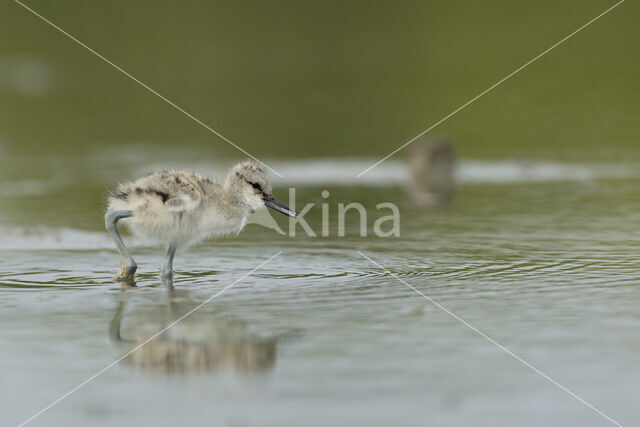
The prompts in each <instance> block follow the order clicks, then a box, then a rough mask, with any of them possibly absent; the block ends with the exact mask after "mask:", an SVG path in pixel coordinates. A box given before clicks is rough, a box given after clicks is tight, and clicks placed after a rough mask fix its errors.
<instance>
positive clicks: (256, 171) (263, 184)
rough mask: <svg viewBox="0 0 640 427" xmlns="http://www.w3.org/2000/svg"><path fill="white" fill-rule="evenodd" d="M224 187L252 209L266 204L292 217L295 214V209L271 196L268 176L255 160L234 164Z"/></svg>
mask: <svg viewBox="0 0 640 427" xmlns="http://www.w3.org/2000/svg"><path fill="white" fill-rule="evenodd" d="M225 187H226V189H227V191H229V192H230V193H231V196H232V197H233V198H235V199H236V200H239V201H240V202H241V203H244V204H245V205H247V206H248V207H249V208H251V209H253V210H255V209H258V208H262V207H264V206H266V207H268V208H271V209H273V210H275V211H278V212H280V213H282V214H284V215H288V216H291V217H294V218H295V217H296V215H297V212H296V211H294V210H293V209H289V208H288V207H287V206H286V205H285V204H284V203H282V202H281V201H279V200H278V199H276V198H275V197H273V194H271V191H272V189H271V181H270V180H269V176H268V175H267V172H266V170H265V169H264V167H263V166H261V165H260V164H258V163H256V162H253V161H250V160H247V161H244V162H242V163H238V164H237V165H235V166H234V167H233V169H231V172H229V175H228V176H227V179H226V181H225Z"/></svg>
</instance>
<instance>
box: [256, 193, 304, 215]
mask: <svg viewBox="0 0 640 427" xmlns="http://www.w3.org/2000/svg"><path fill="white" fill-rule="evenodd" d="M263 200H264V205H265V206H266V207H268V208H271V209H273V210H274V211H278V212H280V213H281V214H285V215H287V216H291V217H293V218H297V217H298V212H296V211H294V210H293V209H289V207H288V206H287V205H285V204H284V203H282V202H281V201H280V200H278V199H276V198H275V197H273V195H271V194H265V196H264V197H263Z"/></svg>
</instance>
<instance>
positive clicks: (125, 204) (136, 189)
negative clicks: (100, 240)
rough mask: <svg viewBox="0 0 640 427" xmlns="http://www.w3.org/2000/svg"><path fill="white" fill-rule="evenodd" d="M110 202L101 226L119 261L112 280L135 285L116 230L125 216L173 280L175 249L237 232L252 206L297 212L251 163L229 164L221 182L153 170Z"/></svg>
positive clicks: (112, 196) (130, 259)
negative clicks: (157, 248)
mask: <svg viewBox="0 0 640 427" xmlns="http://www.w3.org/2000/svg"><path fill="white" fill-rule="evenodd" d="M108 203H109V207H108V210H107V213H106V214H105V225H106V227H107V230H108V231H109V234H111V236H112V237H113V239H114V240H115V242H116V245H117V247H118V251H119V252H120V256H121V264H122V268H121V270H120V272H119V273H118V274H117V275H116V277H115V278H114V279H115V280H117V281H120V282H125V283H128V284H131V283H133V278H134V275H135V272H136V269H137V265H136V263H135V261H134V259H133V257H132V256H131V253H130V252H129V250H128V249H127V247H126V246H125V245H124V243H123V241H122V238H121V237H120V234H119V233H118V228H117V223H118V221H119V220H124V222H125V224H126V225H128V226H129V228H131V230H132V231H133V233H134V234H136V235H139V236H141V237H143V238H146V239H149V240H152V241H155V242H159V243H161V244H162V245H163V246H164V247H165V249H166V251H167V253H166V259H165V262H164V267H163V269H162V278H163V279H165V280H171V278H172V276H173V257H174V255H175V252H176V250H177V249H180V248H185V247H188V246H191V245H193V244H195V243H198V242H201V241H202V240H204V239H206V238H209V237H218V236H223V235H226V234H232V233H238V232H240V230H242V228H243V227H244V225H245V222H246V219H247V216H248V215H249V214H250V213H251V212H252V211H254V210H255V209H258V208H262V207H264V206H266V207H269V208H271V209H274V210H276V211H278V212H280V213H283V214H285V215H288V216H291V217H295V216H296V212H295V211H293V210H291V209H289V208H288V207H287V206H286V205H284V204H283V203H282V202H280V201H279V200H278V199H276V198H275V197H273V195H272V194H271V182H270V180H269V177H268V176H267V173H266V171H265V170H264V168H262V166H260V165H259V164H257V163H255V162H251V161H245V162H242V163H239V164H238V165H236V166H235V167H233V169H231V171H230V172H229V174H228V175H227V178H226V179H225V181H224V183H222V184H219V183H217V182H215V181H213V180H212V179H210V178H208V177H206V176H203V175H199V174H195V173H191V172H180V171H168V172H156V173H153V174H151V175H147V176H144V177H142V178H139V179H137V180H136V181H133V182H128V183H125V184H121V185H120V186H118V188H117V189H115V190H113V191H111V192H110V193H109V199H108Z"/></svg>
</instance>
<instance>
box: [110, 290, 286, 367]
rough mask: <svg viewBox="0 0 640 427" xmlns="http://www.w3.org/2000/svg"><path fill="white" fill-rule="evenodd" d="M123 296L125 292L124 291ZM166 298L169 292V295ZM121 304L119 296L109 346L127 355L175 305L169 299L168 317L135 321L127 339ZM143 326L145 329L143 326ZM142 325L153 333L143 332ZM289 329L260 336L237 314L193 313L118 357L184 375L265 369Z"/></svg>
mask: <svg viewBox="0 0 640 427" xmlns="http://www.w3.org/2000/svg"><path fill="white" fill-rule="evenodd" d="M125 297H126V296H125ZM170 298H171V297H170ZM125 306H126V299H125V298H123V299H122V300H121V301H120V303H119V305H118V308H117V310H116V314H115V316H114V318H113V320H112V321H111V323H110V325H109V338H110V341H111V343H112V346H113V347H114V350H115V351H117V352H119V353H122V354H127V353H128V352H129V351H130V350H131V348H134V347H136V346H138V345H140V344H141V343H143V342H145V341H147V340H148V336H150V335H153V333H154V332H155V331H157V330H161V329H162V328H163V327H164V325H165V324H169V323H170V322H172V321H174V320H175V319H176V318H178V317H179V316H178V311H179V310H180V309H181V308H182V310H181V311H185V310H184V309H185V308H186V307H184V306H183V307H179V306H178V304H177V303H176V302H175V301H173V300H172V298H171V299H170V301H169V320H168V321H166V320H165V321H164V322H162V321H160V322H148V323H147V325H139V327H138V328H137V332H135V331H134V332H133V333H132V335H133V338H132V339H126V338H124V337H123V336H122V331H121V327H122V319H123V315H124V310H125ZM145 326H146V328H145ZM144 329H152V330H155V331H154V332H151V333H149V332H147V333H145V331H144ZM295 334H296V332H289V333H284V334H280V335H277V336H272V337H264V336H261V335H258V334H255V333H252V332H250V331H249V328H248V326H247V324H246V323H245V322H243V321H241V320H239V319H237V318H233V317H229V316H221V315H213V314H211V313H208V314H207V313H194V314H193V315H191V316H189V317H188V318H185V319H184V320H182V321H181V322H180V323H178V324H176V325H175V326H173V327H172V328H169V329H167V330H166V331H164V332H163V333H162V334H160V335H159V336H158V337H156V338H154V339H152V340H150V341H148V342H147V343H146V344H144V345H142V346H140V347H139V348H138V349H137V350H135V351H133V352H132V353H131V354H129V355H128V356H127V357H125V358H124V359H123V360H124V361H125V362H126V363H128V364H130V365H132V366H134V367H136V368H140V369H143V370H147V371H152V372H156V373H162V374H188V373H204V372H215V371H225V370H230V371H234V372H237V373H242V374H251V373H260V372H266V371H268V370H270V369H272V368H273V366H274V364H275V360H276V354H277V352H276V350H277V345H278V342H279V340H281V339H283V338H286V337H289V336H291V335H295Z"/></svg>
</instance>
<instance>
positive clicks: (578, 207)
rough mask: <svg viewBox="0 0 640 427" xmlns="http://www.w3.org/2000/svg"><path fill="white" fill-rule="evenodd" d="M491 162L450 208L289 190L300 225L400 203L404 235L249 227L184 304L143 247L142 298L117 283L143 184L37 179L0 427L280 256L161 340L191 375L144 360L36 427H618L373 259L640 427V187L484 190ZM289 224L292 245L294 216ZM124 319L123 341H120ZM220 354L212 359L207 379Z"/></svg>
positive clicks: (590, 169) (606, 179) (20, 230)
mask: <svg viewBox="0 0 640 427" xmlns="http://www.w3.org/2000/svg"><path fill="white" fill-rule="evenodd" d="M16 162H17V161H16ZM356 163H357V165H356V167H354V170H357V169H358V168H357V166H358V165H360V164H365V165H366V161H365V160H359V161H356ZM16 164H17V163H16ZM312 164H314V163H313V162H311V163H309V165H312ZM309 165H308V166H309ZM477 165H478V163H474V162H462V164H461V166H460V168H459V170H458V174H459V176H460V179H461V185H460V188H459V191H458V194H457V196H456V199H455V202H454V203H453V205H452V206H451V207H449V208H448V209H441V210H436V211H424V210H419V209H416V208H413V207H412V206H411V205H410V203H409V202H408V198H407V195H406V193H405V192H404V190H403V188H402V187H401V186H399V183H400V182H401V181H402V179H401V177H398V180H397V181H396V182H395V184H394V183H389V182H387V181H388V175H386V174H385V173H383V172H379V175H378V176H379V177H380V182H378V185H374V184H375V182H371V181H370V182H368V183H367V184H366V185H365V184H363V185H361V186H359V185H357V184H356V183H354V182H352V181H348V180H347V181H345V182H340V181H339V180H336V178H335V174H333V173H329V174H325V175H324V176H326V180H327V182H325V183H323V182H322V176H319V177H318V178H317V181H316V182H317V183H318V185H317V186H309V183H307V186H301V187H298V189H297V193H296V198H297V200H298V201H304V202H305V203H306V202H314V203H316V208H315V209H313V210H312V211H311V212H310V214H309V215H308V218H309V223H310V225H311V226H312V228H314V230H315V231H316V232H319V230H320V224H321V212H320V209H319V204H320V203H321V202H322V201H323V200H324V199H321V197H320V192H321V190H322V189H325V188H326V189H328V190H329V191H330V193H331V196H330V198H329V199H328V200H329V202H331V203H332V204H331V209H332V210H331V211H330V212H331V215H334V214H335V209H336V208H335V204H336V203H338V202H349V201H359V202H361V203H363V204H364V205H365V206H366V207H367V208H368V211H369V213H370V218H369V220H368V225H369V228H371V226H372V224H373V220H374V219H375V218H376V216H377V213H376V210H375V205H376V204H377V203H380V202H386V201H391V202H394V203H396V204H398V206H399V207H400V209H401V236H400V237H398V238H377V237H368V238H361V237H359V236H358V223H357V221H356V220H355V219H354V218H351V220H349V221H347V226H348V230H347V236H346V237H344V238H339V237H338V236H337V228H336V221H335V220H334V217H333V216H332V217H331V218H330V221H329V223H330V230H331V233H330V236H329V237H316V238H310V237H307V236H305V235H304V233H302V232H301V230H300V229H298V235H297V236H296V237H295V238H293V237H287V236H280V235H278V234H276V233H275V232H274V231H272V230H268V229H266V228H262V227H259V226H257V225H248V226H247V228H246V229H245V230H244V231H243V232H242V233H241V234H240V235H239V236H238V237H236V238H230V239H225V240H222V241H216V242H209V243H206V244H204V245H201V246H199V247H196V248H193V249H192V250H190V251H188V252H186V253H184V254H180V255H179V256H178V257H177V259H176V270H177V276H176V281H175V288H176V290H175V294H172V295H169V293H168V291H167V289H165V288H164V287H163V286H162V285H161V284H160V282H159V280H158V278H157V271H158V269H159V266H160V264H161V261H162V259H161V253H160V252H159V251H158V250H156V249H153V248H152V247H149V246H148V245H146V244H145V243H144V242H136V241H131V243H132V246H133V247H134V255H135V256H136V259H137V261H138V264H139V275H138V283H137V284H138V286H137V287H135V288H128V289H122V288H121V287H120V286H119V285H118V284H114V283H113V282H112V281H111V277H112V276H113V274H114V273H115V270H116V269H117V267H118V256H117V254H116V252H115V250H114V249H113V248H112V245H111V243H110V241H109V239H108V238H107V236H106V234H105V233H104V232H103V231H102V229H101V224H100V223H101V211H100V209H101V204H100V203H101V202H100V200H101V199H100V198H101V197H102V196H103V194H104V193H103V191H104V186H105V185H108V183H110V182H115V179H116V178H115V177H121V176H131V175H133V174H135V172H134V171H133V170H114V171H110V172H109V171H107V172H104V170H103V171H101V173H103V175H100V174H99V173H97V174H95V175H89V174H87V175H86V176H87V179H86V180H83V182H76V181H73V180H69V179H66V178H65V177H64V171H63V172H57V173H59V174H60V175H61V176H60V177H59V178H58V180H57V181H56V178H55V177H53V176H48V175H47V173H46V171H43V173H42V177H41V178H34V179H41V180H42V181H41V182H42V183H43V185H47V186H49V187H46V189H45V190H43V192H41V193H39V192H37V191H35V190H34V188H37V185H35V186H34V185H31V186H25V187H23V190H24V191H22V192H20V191H18V193H16V192H14V193H11V192H7V193H3V194H0V197H2V201H3V203H2V211H1V214H2V228H3V234H4V236H5V238H4V239H3V241H2V242H0V255H1V259H2V261H1V262H0V321H1V322H2V324H3V325H5V327H4V328H3V331H2V334H0V348H2V352H0V366H2V373H3V374H2V385H1V386H0V402H2V403H1V406H2V415H1V417H2V424H3V425H15V424H18V423H20V422H22V421H24V420H25V419H27V418H28V417H30V416H31V415H33V414H34V413H36V412H37V411H38V410H40V409H42V408H43V407H45V406H46V405H47V404H49V403H51V402H52V401H54V400H55V399H57V398H58V397H59V396H61V395H62V394H63V393H65V392H67V391H69V390H70V389H72V388H73V387H75V386H76V385H78V384H79V383H81V382H82V381H83V380H85V379H86V378H88V377H90V376H91V375H93V374H95V373H96V372H98V371H99V370H101V369H102V368H104V367H105V366H107V365H109V364H110V363H111V362H112V361H114V360H116V359H117V358H118V357H119V356H120V355H122V354H123V353H124V352H126V351H127V349H129V348H131V347H132V346H133V344H131V343H130V342H129V343H128V342H126V341H127V340H129V341H131V342H135V341H136V339H137V340H138V341H137V342H140V340H144V338H145V337H149V336H151V335H153V334H154V333H155V332H156V331H159V330H160V329H162V328H163V327H164V326H165V325H167V324H168V323H169V322H170V321H172V320H174V319H176V318H178V317H179V316H181V315H183V314H184V313H186V312H188V311H189V310H191V309H192V308H194V307H196V306H197V305H198V304H200V303H201V302H203V301H205V300H206V299H207V298H209V297H211V296H212V295H214V294H215V293H217V292H219V291H220V290H222V289H224V288H225V287H226V286H228V285H230V284H231V283H233V282H234V281H235V280H237V279H238V278H240V277H242V276H243V275H244V274H246V273H247V272H249V271H250V270H251V269H252V268H254V267H255V266H257V265H258V264H260V263H261V262H263V261H264V260H266V259H268V258H269V257H271V256H272V255H274V254H275V253H277V252H278V251H282V254H281V255H280V256H279V257H277V258H276V259H274V260H273V261H272V262H269V263H268V264H266V265H265V266H264V267H263V268H261V269H259V270H258V271H256V272H255V273H254V274H252V275H250V276H249V277H246V278H244V279H243V280H241V281H239V282H238V283H237V284H236V285H235V286H234V287H232V288H231V289H229V290H228V291H226V292H225V293H223V294H222V295H220V296H219V297H217V298H215V299H214V300H213V301H211V302H209V303H208V304H206V305H205V306H204V307H202V308H201V309H199V310H197V312H195V313H194V314H193V315H192V316H189V317H187V318H186V319H185V320H184V321H182V322H181V323H179V324H178V325H176V326H175V327H174V328H172V329H171V330H170V331H171V332H170V333H167V334H163V335H162V336H161V337H159V338H158V339H159V340H162V342H163V343H165V344H166V346H168V347H170V346H171V345H174V346H175V347H178V350H177V351H180V349H182V351H183V352H188V351H191V353H189V354H190V355H191V356H189V357H191V359H189V360H191V362H193V361H194V360H196V359H197V360H199V361H200V362H199V363H200V364H199V365H198V364H196V363H195V362H193V363H192V365H193V366H196V365H197V366H196V367H195V368H194V367H193V366H192V369H191V370H188V369H187V372H180V371H178V372H176V371H171V370H169V369H167V368H166V365H167V364H166V363H165V364H163V360H160V361H157V360H156V361H155V362H152V361H151V359H150V358H152V357H153V355H154V353H153V351H154V349H155V351H156V352H160V353H161V352H162V351H168V350H166V348H165V350H162V349H160V344H158V346H156V347H149V352H150V353H149V354H147V355H146V356H144V355H143V354H142V353H141V356H140V358H139V359H136V360H134V359H132V358H126V359H125V360H122V361H121V362H120V363H118V364H116V365H115V366H113V367H112V368H111V369H109V370H107V371H106V372H105V373H104V374H102V375H100V376H98V377H97V378H95V379H94V380H93V381H91V382H90V383H88V384H87V385H86V386H84V387H83V388H82V389H80V390H78V391H77V392H75V393H73V394H72V395H71V396H69V397H68V398H66V399H64V400H63V401H61V402H60V403H59V404H57V405H56V406H54V407H53V408H51V409H50V410H48V411H47V412H45V413H44V414H42V415H41V416H40V417H38V418H37V419H35V420H34V421H33V425H70V424H76V425H83V424H89V423H91V424H92V425H114V424H116V423H117V424H119V425H143V424H144V425H159V426H164V425H166V426H170V425H175V424H178V423H183V424H185V425H201V424H210V425H228V426H245V425H247V426H249V425H273V426H276V425H301V424H303V425H318V426H320V425H331V424H341V425H389V424H400V425H425V424H428V425H474V426H477V425H486V426H491V425H497V424H499V425H530V426H537V425H541V424H542V423H544V424H546V425H607V423H608V422H607V421H606V420H605V419H604V418H602V417H601V416H600V415H598V414H597V413H595V412H594V411H592V410H591V409H590V408H588V407H586V406H585V405H583V404H582V403H580V402H578V401H577V400H575V399H574V398H573V397H571V396H569V395H568V394H567V393H565V392H564V391H562V390H560V389H558V388H557V387H556V386H555V385H553V384H552V383H550V382H549V381H547V380H546V379H544V378H543V377H541V376H540V375H538V374H536V373H534V372H533V371H531V370H530V369H529V368H527V367H526V366H524V365H523V364H521V363H520V362H518V361H516V360H515V359H513V358H512V357H510V356H509V355H507V354H505V353H504V352H503V351H502V350H500V349H498V348H497V347H496V346H495V345H493V344H491V343H490V342H488V341H487V340H485V339H484V338H482V337H481V336H479V335H478V334H476V333H475V332H474V331H472V330H470V329H469V328H467V327H466V326H465V325H463V324H462V323H460V322H459V321H458V320H456V319H454V318H452V317H451V316H450V315H449V314H447V313H445V312H444V311H442V310H441V309H439V308H437V307H436V306H434V305H433V304H431V303H430V302H429V301H427V300H425V299H424V298H422V297H421V296H419V295H417V294H416V293H415V292H413V291H412V290H411V289H409V288H408V287H407V286H406V285H404V284H403V283H401V282H400V281H398V280H397V279H395V278H393V277H391V276H390V275H389V274H387V273H386V272H384V271H382V270H381V269H380V268H379V267H377V266H375V265H373V264H372V263H370V262H369V261H367V260H366V259H364V258H363V257H361V256H360V255H359V254H358V253H357V252H356V250H360V251H362V252H363V253H365V254H366V255H367V256H369V257H371V258H372V259H373V260H375V261H376V262H378V263H379V264H380V265H382V266H383V267H384V268H386V269H388V270H389V271H390V272H392V273H393V274H395V275H396V276H398V277H399V278H401V279H402V280H404V281H406V282H407V283H408V284H410V285H412V286H414V287H416V288H417V289H419V290H420V291H421V292H423V293H424V294H425V295H427V296H428V297H430V298H433V299H434V300H436V301H437V302H438V303H440V304H442V306H444V307H446V308H447V309H448V310H450V311H451V312H453V313H455V314H456V315H457V316H460V317H461V318H462V319H464V320H465V321H466V322H468V323H469V324H471V325H473V326H475V327H477V328H479V329H480V330H482V331H483V332H484V333H486V334H487V335H488V336H490V337H492V338H493V339H495V340H496V341H497V342H499V343H500V344H502V345H504V346H505V347H507V348H509V349H510V350H511V351H513V352H514V353H516V354H517V355H519V356H520V357H522V358H523V359H525V360H526V361H528V362H530V363H531V364H532V365H534V366H535V367H536V368H538V369H540V370H541V371H542V372H544V373H545V374H547V375H549V376H550V377H552V378H554V379H555V380H557V381H558V382H559V383H561V384H562V385H563V386H565V387H567V388H568V389H569V390H571V391H572V392H574V393H576V394H577V395H578V396H580V397H582V398H583V399H585V400H586V401H588V402H589V403H591V404H592V405H594V406H595V407H597V408H598V409H600V410H601V411H603V412H604V413H606V414H607V415H609V416H610V417H612V418H613V419H615V420H617V421H618V422H620V423H622V424H625V425H632V424H633V423H634V421H635V420H637V419H638V411H637V408H636V405H635V402H636V400H637V397H638V393H639V392H640V390H639V389H638V384H640V372H639V371H638V369H637V366H638V365H639V363H640V341H639V340H638V325H639V322H640V316H639V315H638V310H637V307H638V303H639V302H640V296H639V295H638V292H637V287H638V285H640V280H639V279H638V274H637V268H638V264H637V256H636V253H637V248H638V237H639V236H638V234H637V231H636V230H637V229H638V225H640V197H639V196H638V194H637V186H638V184H639V183H640V179H639V178H638V176H636V175H635V172H634V171H635V170H636V168H635V167H634V165H620V166H619V167H612V165H608V166H607V165H601V166H594V165H555V167H554V168H552V169H553V171H555V172H553V171H552V172H549V170H548V169H545V168H542V169H539V168H538V169H537V170H538V172H536V173H537V175H536V174H534V175H531V174H529V175H527V174H526V173H524V174H523V172H522V170H521V168H520V169H519V168H518V167H517V166H514V165H513V164H511V166H510V167H511V168H512V169H513V170H515V171H516V173H517V174H518V176H524V177H527V176H528V177H529V178H530V179H515V178H514V176H512V177H511V179H500V177H501V176H502V177H504V173H505V168H504V164H503V163H496V164H486V163H485V164H484V169H482V170H483V171H484V172H482V173H478V172H477V170H478V169H477ZM501 165H502V166H501ZM280 166H282V167H283V169H284V170H287V171H289V172H291V171H293V170H294V169H293V165H291V167H289V166H288V165H287V164H283V165H280ZM303 166H304V165H303ZM15 167H16V168H17V167H18V166H15ZM344 167H346V166H344V165H343V167H341V168H340V169H342V168H344ZM474 167H475V169H474ZM387 168H390V169H387V172H389V171H391V173H398V171H397V170H395V169H393V164H391V166H387ZM526 168H528V166H527V167H526ZM576 168H577V169H576ZM311 169H312V167H311V166H309V170H311ZM507 169H508V168H507ZM7 170H8V169H5V174H7V175H10V172H7ZM59 170H63V169H59ZM400 170H401V169H400ZM474 170H475V171H476V172H473V171H474ZM527 170H529V171H530V170H531V168H529V169H527ZM558 170H560V171H565V172H566V173H564V174H563V173H562V172H558ZM575 170H579V171H582V172H581V173H577V174H576V173H574V172H575ZM567 171H574V172H567ZM602 171H608V172H606V173H605V172H602ZM611 171H613V172H611ZM474 173H475V175H474ZM549 174H551V175H549ZM321 175H322V174H321ZM287 176H289V178H288V179H289V181H287V178H286V177H287ZM295 177H296V174H295V173H294V172H291V173H289V174H288V175H287V174H286V173H285V179H284V180H283V181H282V182H281V184H280V186H279V187H277V188H276V194H277V195H278V194H280V195H281V196H282V198H283V199H284V200H286V189H285V186H286V185H289V184H290V185H295ZM465 177H466V178H465ZM536 177H537V178H536ZM371 180H373V181H375V179H374V178H371ZM509 181H512V182H509ZM383 183H385V185H382V184H383ZM320 184H327V185H326V186H322V187H321V186H320ZM55 186H59V187H55ZM52 188H60V190H59V192H56V191H58V190H55V189H52ZM25 189H26V190H25ZM36 207H37V208H36ZM275 218H276V219H277V221H278V222H279V224H280V225H281V227H282V228H283V229H285V230H286V221H285V218H284V217H282V218H281V217H275ZM119 310H122V311H121V313H120V314H121V316H122V319H121V321H122V323H121V325H120V327H121V328H120V331H121V338H122V339H123V341H122V342H119V341H114V339H113V330H114V329H113V324H114V323H113V322H114V319H116V318H117V317H118V313H119ZM194 342H195V343H200V344H198V345H192V346H191V347H189V345H190V344H189V343H194ZM172 343H174V344H172ZM175 343H177V344H175ZM185 343H187V344H185ZM148 345H149V346H151V345H152V344H151V343H149V344H148ZM180 346H182V347H180ZM189 349H190V350H189ZM198 349H199V350H198ZM207 352H209V353H211V354H214V355H216V357H215V360H214V361H213V362H211V363H208V364H207V363H204V362H202V360H201V359H202V357H204V356H203V354H204V353H207ZM147 356H148V357H149V358H148V359H145V357H147ZM167 357H168V356H167ZM161 359H162V358H161ZM165 361H166V360H165ZM154 363H155V364H154ZM186 365H187V366H191V365H189V364H188V363H187V364H186Z"/></svg>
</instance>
